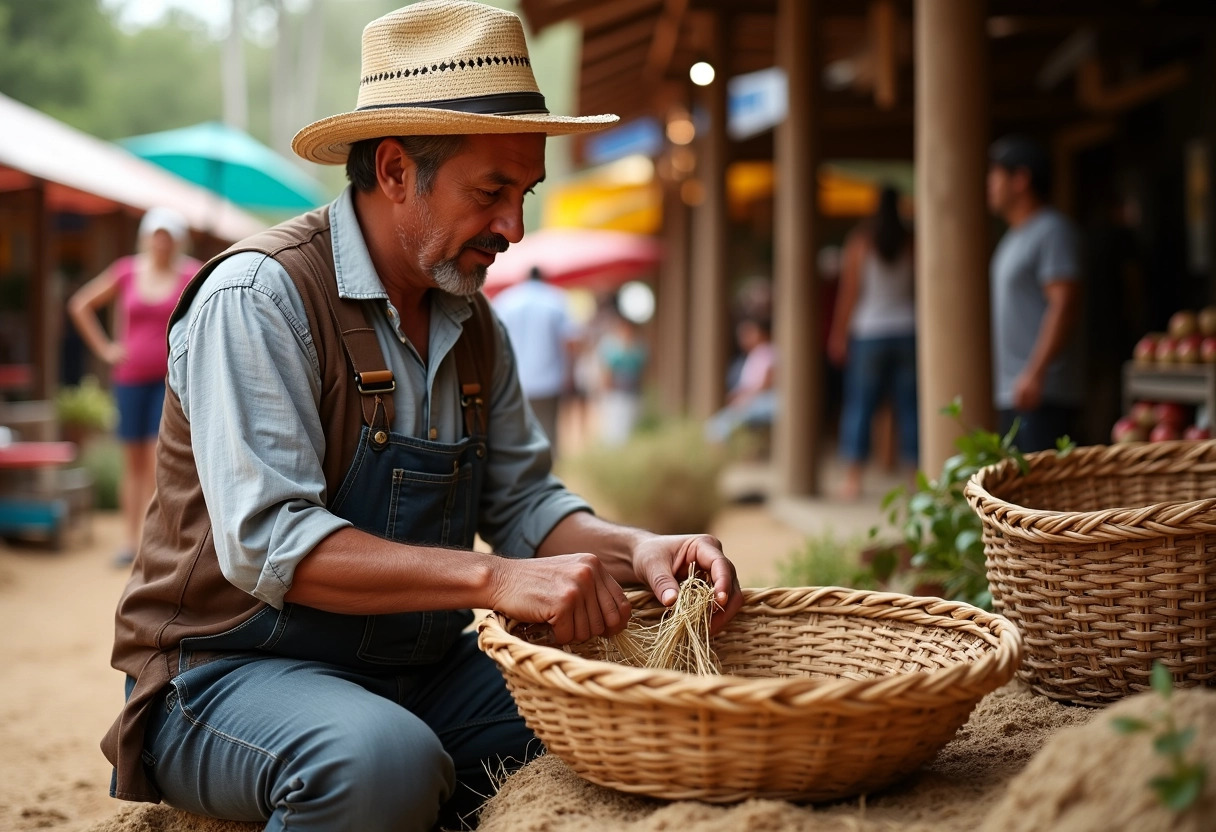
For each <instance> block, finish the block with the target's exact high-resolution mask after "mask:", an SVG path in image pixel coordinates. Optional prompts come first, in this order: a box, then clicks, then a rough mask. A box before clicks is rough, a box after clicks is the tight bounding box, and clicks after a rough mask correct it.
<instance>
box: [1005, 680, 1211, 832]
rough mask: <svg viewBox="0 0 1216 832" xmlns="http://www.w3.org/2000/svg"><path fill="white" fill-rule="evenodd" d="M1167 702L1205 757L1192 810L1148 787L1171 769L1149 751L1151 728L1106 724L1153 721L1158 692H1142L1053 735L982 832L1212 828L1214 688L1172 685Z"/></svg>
mask: <svg viewBox="0 0 1216 832" xmlns="http://www.w3.org/2000/svg"><path fill="white" fill-rule="evenodd" d="M1171 703H1172V706H1173V710H1174V719H1175V720H1176V723H1177V725H1178V727H1180V728H1185V727H1193V728H1195V730H1196V736H1195V740H1194V741H1193V742H1192V743H1191V746H1190V748H1189V749H1187V755H1186V756H1187V759H1188V760H1195V759H1202V760H1203V761H1204V762H1205V763H1206V764H1207V769H1208V779H1207V784H1206V787H1205V789H1204V791H1203V793H1202V794H1201V795H1200V798H1199V800H1197V801H1196V802H1195V803H1194V804H1192V806H1191V808H1190V809H1189V810H1187V811H1186V812H1184V813H1180V814H1175V813H1173V812H1171V811H1169V810H1168V809H1165V808H1164V807H1162V806H1161V805H1160V804H1159V803H1158V802H1157V798H1156V794H1155V792H1153V791H1152V790H1151V789H1150V788H1149V786H1148V781H1149V780H1150V779H1151V778H1152V777H1155V776H1157V775H1159V774H1166V773H1167V771H1168V764H1167V762H1166V760H1165V758H1163V757H1161V756H1160V755H1158V754H1157V753H1156V752H1155V751H1154V750H1153V746H1152V738H1153V736H1154V735H1155V734H1156V731H1155V730H1152V731H1149V732H1147V733H1138V734H1132V735H1130V736H1128V735H1123V734H1119V733H1118V732H1116V731H1115V729H1114V728H1113V727H1112V725H1111V720H1112V719H1114V718H1115V717H1119V716H1126V717H1137V718H1140V719H1145V720H1151V719H1152V718H1153V715H1154V714H1156V713H1157V712H1159V711H1161V710H1162V708H1163V702H1162V700H1161V698H1160V697H1158V696H1156V695H1155V694H1152V693H1142V694H1138V695H1137V696H1133V697H1130V698H1128V699H1124V700H1123V701H1122V702H1119V703H1118V704H1116V705H1113V706H1111V707H1110V708H1109V709H1107V710H1105V711H1103V712H1101V713H1100V714H1099V715H1098V716H1097V717H1096V718H1095V719H1094V720H1093V721H1092V722H1091V723H1089V724H1088V725H1081V726H1078V727H1075V728H1069V729H1067V730H1064V731H1061V732H1060V733H1059V734H1057V735H1056V736H1054V737H1052V738H1051V741H1050V742H1048V743H1047V745H1046V747H1044V748H1043V750H1042V752H1040V753H1039V754H1038V755H1036V756H1035V758H1034V760H1032V761H1031V763H1030V765H1028V766H1027V767H1026V769H1025V771H1023V772H1022V773H1021V774H1020V775H1018V776H1017V777H1015V778H1014V779H1013V781H1012V782H1011V783H1010V785H1009V789H1008V791H1007V792H1006V794H1005V796H1004V798H1003V799H1002V800H1001V801H1000V802H999V803H998V804H997V806H996V807H995V808H994V809H993V811H992V814H991V815H990V817H989V819H988V821H987V822H986V823H985V824H984V827H983V830H984V832H1051V831H1052V830H1059V831H1060V832H1064V830H1067V832H1105V830H1109V829H1135V830H1137V832H1154V830H1171V832H1204V830H1207V832H1210V830H1212V829H1213V827H1214V826H1216V691H1213V690H1205V689H1202V688H1190V689H1187V690H1180V691H1176V692H1175V693H1174V694H1173V696H1172V697H1171Z"/></svg>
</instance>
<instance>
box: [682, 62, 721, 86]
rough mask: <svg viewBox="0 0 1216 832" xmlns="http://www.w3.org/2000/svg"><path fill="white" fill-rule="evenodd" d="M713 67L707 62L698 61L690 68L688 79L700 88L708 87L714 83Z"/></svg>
mask: <svg viewBox="0 0 1216 832" xmlns="http://www.w3.org/2000/svg"><path fill="white" fill-rule="evenodd" d="M714 75H715V73H714V68H713V65H712V64H710V63H708V62H706V61H697V62H696V63H695V64H693V65H692V66H691V67H689V68H688V78H689V80H691V81H692V82H693V83H694V84H696V85H697V86H698V87H708V86H709V85H710V84H712V83H713V82H714Z"/></svg>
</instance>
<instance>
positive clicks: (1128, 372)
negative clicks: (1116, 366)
mask: <svg viewBox="0 0 1216 832" xmlns="http://www.w3.org/2000/svg"><path fill="white" fill-rule="evenodd" d="M1136 401H1150V402H1177V403H1178V404H1188V405H1203V406H1204V407H1205V412H1206V413H1208V414H1209V418H1210V417H1211V415H1213V414H1216V364H1137V363H1136V362H1134V361H1128V362H1126V363H1125V364H1124V365H1123V411H1124V412H1125V413H1127V412H1130V411H1131V409H1132V406H1133V403H1134V402H1136Z"/></svg>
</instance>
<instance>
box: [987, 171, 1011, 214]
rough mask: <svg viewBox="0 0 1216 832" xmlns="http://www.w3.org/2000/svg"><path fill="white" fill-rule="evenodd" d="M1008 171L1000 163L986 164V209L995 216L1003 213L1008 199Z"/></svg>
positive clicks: (1009, 187)
mask: <svg viewBox="0 0 1216 832" xmlns="http://www.w3.org/2000/svg"><path fill="white" fill-rule="evenodd" d="M1010 179H1011V177H1010V173H1009V171H1008V170H1007V169H1006V168H1003V167H1001V166H1000V165H989V166H988V210H989V211H991V212H992V213H994V214H996V215H997V216H1001V215H1002V214H1004V213H1005V209H1006V208H1007V207H1008V206H1009V201H1010V190H1011V184H1012V183H1011V182H1010Z"/></svg>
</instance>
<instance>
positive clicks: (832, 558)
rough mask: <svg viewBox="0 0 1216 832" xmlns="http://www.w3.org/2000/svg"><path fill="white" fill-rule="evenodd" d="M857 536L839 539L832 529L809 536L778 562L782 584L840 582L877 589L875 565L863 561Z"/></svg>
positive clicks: (834, 584) (857, 587) (848, 585)
mask: <svg viewBox="0 0 1216 832" xmlns="http://www.w3.org/2000/svg"><path fill="white" fill-rule="evenodd" d="M860 550H861V543H860V541H858V540H847V541H843V540H839V539H838V538H837V537H836V535H835V533H834V532H832V531H831V530H828V531H825V532H823V533H822V534H820V535H817V536H815V537H808V538H807V539H806V542H805V543H803V546H802V548H801V549H796V550H794V551H792V552H790V554H789V555H788V556H787V557H786V558H785V560H783V561H781V562H780V563H778V564H777V575H778V581H779V582H780V584H781V585H782V586H843V587H848V588H851V589H878V587H879V580H878V576H877V575H876V574H875V572H874V569H872V568H870V567H867V566H864V565H862V563H861V561H860V559H859V552H860Z"/></svg>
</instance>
